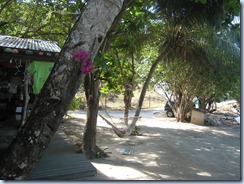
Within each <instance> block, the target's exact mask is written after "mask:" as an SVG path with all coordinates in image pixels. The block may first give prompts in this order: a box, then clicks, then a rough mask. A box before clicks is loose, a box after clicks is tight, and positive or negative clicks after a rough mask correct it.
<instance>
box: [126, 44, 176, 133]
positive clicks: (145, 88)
mask: <svg viewBox="0 0 244 184" xmlns="http://www.w3.org/2000/svg"><path fill="white" fill-rule="evenodd" d="M170 52H171V49H170V47H167V48H166V49H165V50H164V51H163V52H162V53H161V54H160V55H159V56H158V58H157V59H156V60H155V61H154V63H153V64H152V66H151V68H150V71H149V73H148V75H147V78H146V81H145V83H144V84H143V87H142V90H141V94H140V97H139V101H138V105H137V108H136V112H135V115H134V118H133V120H132V122H131V124H130V126H129V128H128V131H130V130H131V129H133V128H135V126H136V122H137V120H138V118H139V115H140V112H141V108H142V104H143V101H144V98H145V95H146V91H147V88H148V86H149V83H150V81H151V78H152V76H153V73H154V71H155V69H156V67H157V66H158V64H159V62H160V61H162V60H163V59H165V58H166V57H167V56H168V54H169V53H170Z"/></svg>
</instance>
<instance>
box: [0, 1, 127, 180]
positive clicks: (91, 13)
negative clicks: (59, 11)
mask: <svg viewBox="0 0 244 184" xmlns="http://www.w3.org/2000/svg"><path fill="white" fill-rule="evenodd" d="M123 2H124V1H123V0H115V1H107V0H99V1H96V0H90V1H88V3H87V5H86V6H85V9H84V11H83V12H82V13H81V15H80V17H79V18H78V20H77V22H76V24H75V26H74V28H73V30H72V31H71V33H70V35H69V37H68V39H67V41H66V43H65V45H64V47H63V48H62V51H61V53H60V55H59V58H58V59H57V61H56V63H55V66H54V68H53V70H52V72H51V74H50V76H49V78H48V80H47V81H46V83H45V84H44V86H43V88H42V91H41V93H40V95H39V98H38V101H37V103H36V105H35V107H34V108H33V111H32V113H31V115H30V116H29V118H28V119H27V121H26V124H25V125H24V126H23V127H22V128H21V130H20V131H19V133H18V134H17V137H16V138H15V139H14V141H13V142H12V144H11V145H10V147H9V148H8V150H7V151H6V152H5V154H4V156H3V158H2V159H1V163H0V178H1V179H4V180H7V179H15V180H22V179H27V178H28V177H29V176H30V175H31V173H32V171H33V169H34V167H35V166H36V164H37V162H38V160H40V159H41V156H42V154H43V151H44V149H45V148H46V147H47V145H48V143H49V142H50V140H51V138H52V137H53V135H54V134H55V132H56V131H57V129H58V127H59V124H60V122H61V120H62V118H63V116H64V114H65V113H66V111H67V110H68V108H69V105H70V103H71V101H72V99H73V97H74V95H75V94H76V92H77V90H78V88H79V86H80V84H81V82H82V81H83V79H84V74H83V73H81V71H80V68H81V66H82V63H81V62H79V61H77V60H76V59H75V58H74V56H73V54H74V53H75V52H77V51H81V50H85V51H86V52H88V53H89V54H90V57H91V58H94V56H95V55H96V54H97V51H98V49H99V47H100V45H101V43H102V42H103V40H104V38H105V36H106V34H107V32H108V30H109V28H110V27H111V25H112V23H113V21H114V19H115V17H116V16H117V15H118V14H119V12H120V11H121V9H122V7H123Z"/></svg>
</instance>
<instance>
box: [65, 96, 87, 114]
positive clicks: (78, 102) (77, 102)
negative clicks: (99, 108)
mask: <svg viewBox="0 0 244 184" xmlns="http://www.w3.org/2000/svg"><path fill="white" fill-rule="evenodd" d="M82 104H84V102H83V98H82V97H75V98H74V99H73V101H72V102H71V104H70V106H69V110H72V111H73V110H80V109H81V106H82Z"/></svg>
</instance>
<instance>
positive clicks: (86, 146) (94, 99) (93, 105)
mask: <svg viewBox="0 0 244 184" xmlns="http://www.w3.org/2000/svg"><path fill="white" fill-rule="evenodd" d="M99 84H100V81H99V80H98V79H97V80H95V79H94V77H92V75H89V76H88V75H87V76H86V79H85V91H86V100H87V118H86V126H85V131H84V136H83V142H82V150H83V153H84V155H85V156H86V158H88V159H94V158H95V156H96V152H97V150H96V141H97V115H98V108H99V97H100V94H99Z"/></svg>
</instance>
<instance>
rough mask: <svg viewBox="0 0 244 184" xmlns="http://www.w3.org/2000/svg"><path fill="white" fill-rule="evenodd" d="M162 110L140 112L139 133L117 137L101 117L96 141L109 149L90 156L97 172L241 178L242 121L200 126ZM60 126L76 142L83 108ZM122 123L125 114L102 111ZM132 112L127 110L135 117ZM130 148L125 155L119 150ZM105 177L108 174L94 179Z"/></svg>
mask: <svg viewBox="0 0 244 184" xmlns="http://www.w3.org/2000/svg"><path fill="white" fill-rule="evenodd" d="M162 110H163V109H153V110H143V111H142V112H141V115H142V118H141V119H140V121H138V124H137V125H139V126H140V128H141V132H142V136H129V137H124V138H119V137H118V136H117V135H116V134H115V133H114V132H113V130H112V129H111V127H110V126H109V125H108V124H107V123H105V122H104V121H103V120H102V119H101V118H100V117H99V118H98V123H97V145H98V146H99V147H100V148H102V149H104V150H105V152H107V153H109V157H107V158H99V159H94V160H92V164H93V165H94V166H95V167H96V168H97V170H98V172H99V173H102V175H103V176H106V177H107V179H108V178H109V179H110V180H187V181H189V180H194V181H198V180H201V181H202V180H209V181H210V180H228V181H235V180H240V179H241V159H240V144H241V141H240V125H236V124H229V125H225V126H223V125H221V126H217V127H215V126H201V125H194V124H191V123H177V122H175V119H174V118H167V117H166V115H165V113H164V112H162ZM68 114H69V115H70V116H72V117H73V118H67V119H66V120H65V121H64V122H63V123H62V124H61V127H60V129H61V130H62V131H64V132H65V133H66V135H68V137H69V138H70V139H71V140H72V141H73V142H74V143H75V144H79V143H80V142H81V138H82V134H83V130H84V126H85V119H86V112H85V111H72V112H69V113H68ZM100 114H102V115H104V116H106V117H107V118H108V120H110V121H111V122H113V123H114V124H116V126H118V127H119V126H120V125H122V124H121V123H120V119H119V118H121V117H123V112H121V111H111V112H108V114H109V116H110V117H111V118H112V120H111V119H110V117H109V116H108V114H107V113H106V112H104V111H101V112H100ZM133 114H134V112H133V111H132V112H131V116H133ZM124 149H127V150H131V151H132V154H131V155H123V154H122V153H121V151H122V150H124ZM96 179H97V180H104V179H106V178H102V177H101V178H99V177H97V178H96Z"/></svg>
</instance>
